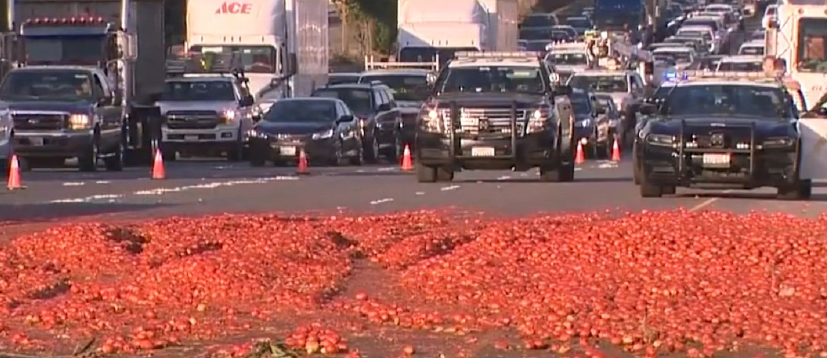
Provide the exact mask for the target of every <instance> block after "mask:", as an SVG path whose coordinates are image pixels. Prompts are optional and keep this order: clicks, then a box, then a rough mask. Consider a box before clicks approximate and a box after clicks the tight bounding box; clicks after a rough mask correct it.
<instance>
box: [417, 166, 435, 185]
mask: <svg viewBox="0 0 827 358" xmlns="http://www.w3.org/2000/svg"><path fill="white" fill-rule="evenodd" d="M414 168H415V170H416V181H417V182H419V183H436V181H437V168H434V167H427V166H425V165H422V164H420V163H419V162H417V163H416V164H414Z"/></svg>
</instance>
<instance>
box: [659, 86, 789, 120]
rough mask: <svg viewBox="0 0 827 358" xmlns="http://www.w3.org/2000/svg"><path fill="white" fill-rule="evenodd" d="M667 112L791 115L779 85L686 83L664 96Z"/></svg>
mask: <svg viewBox="0 0 827 358" xmlns="http://www.w3.org/2000/svg"><path fill="white" fill-rule="evenodd" d="M666 107H667V109H668V114H669V115H672V116H691V115H721V116H734V115H747V116H755V117H761V118H771V119H777V118H780V117H784V118H788V117H789V116H792V113H791V105H790V103H788V102H787V100H786V96H785V93H784V91H783V90H782V89H779V88H773V87H766V86H752V85H746V84H738V85H690V86H680V87H677V88H675V89H674V91H672V92H671V94H670V95H669V98H668V99H667V103H666Z"/></svg>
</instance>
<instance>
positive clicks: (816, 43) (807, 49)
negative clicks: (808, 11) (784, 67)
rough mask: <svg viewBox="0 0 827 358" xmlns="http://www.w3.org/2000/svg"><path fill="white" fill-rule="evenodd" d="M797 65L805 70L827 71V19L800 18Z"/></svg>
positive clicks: (796, 44) (801, 69)
mask: <svg viewBox="0 0 827 358" xmlns="http://www.w3.org/2000/svg"><path fill="white" fill-rule="evenodd" d="M798 28H799V29H800V31H798V41H797V42H796V43H795V44H794V45H793V46H796V47H797V48H796V52H797V53H798V57H797V61H798V63H797V67H798V69H799V70H800V71H803V72H818V73H827V19H814V18H803V19H800V20H798Z"/></svg>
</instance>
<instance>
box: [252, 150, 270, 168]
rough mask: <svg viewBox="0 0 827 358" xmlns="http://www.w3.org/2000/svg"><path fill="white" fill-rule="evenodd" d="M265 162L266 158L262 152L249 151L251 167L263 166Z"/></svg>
mask: <svg viewBox="0 0 827 358" xmlns="http://www.w3.org/2000/svg"><path fill="white" fill-rule="evenodd" d="M265 164H267V159H266V158H264V154H262V153H252V152H251V153H250V166H251V167H263V166H264V165H265Z"/></svg>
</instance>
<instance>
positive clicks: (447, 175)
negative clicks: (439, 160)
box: [436, 167, 454, 182]
mask: <svg viewBox="0 0 827 358" xmlns="http://www.w3.org/2000/svg"><path fill="white" fill-rule="evenodd" d="M453 180H454V170H453V169H451V168H449V167H437V168H436V181H438V182H450V181H453Z"/></svg>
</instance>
